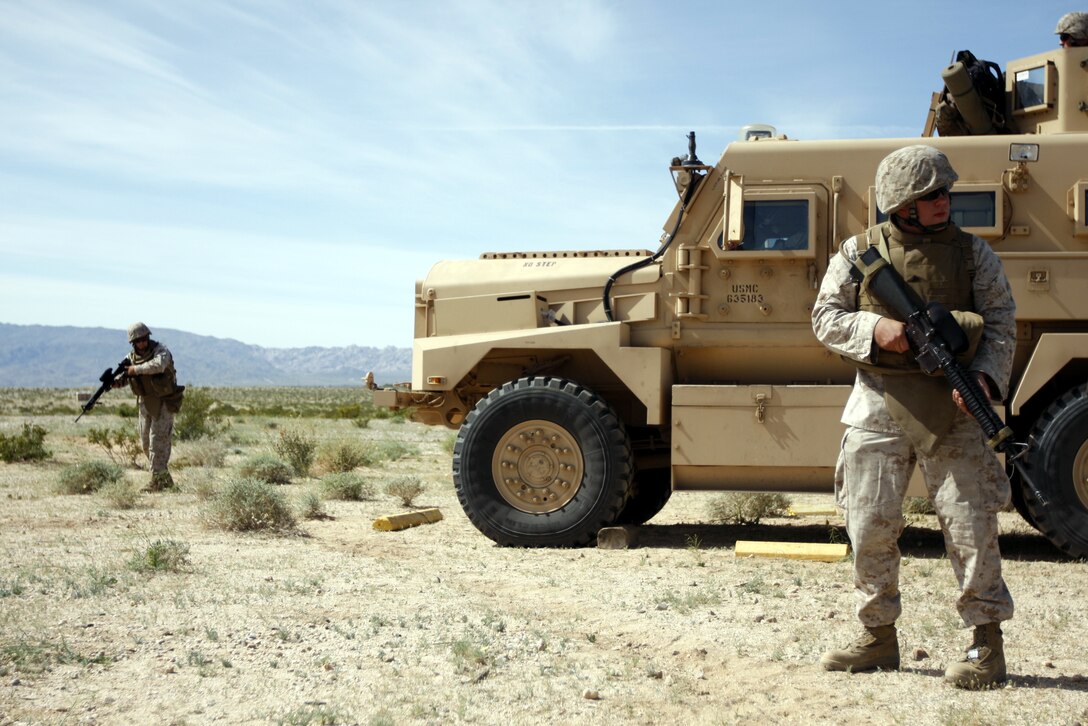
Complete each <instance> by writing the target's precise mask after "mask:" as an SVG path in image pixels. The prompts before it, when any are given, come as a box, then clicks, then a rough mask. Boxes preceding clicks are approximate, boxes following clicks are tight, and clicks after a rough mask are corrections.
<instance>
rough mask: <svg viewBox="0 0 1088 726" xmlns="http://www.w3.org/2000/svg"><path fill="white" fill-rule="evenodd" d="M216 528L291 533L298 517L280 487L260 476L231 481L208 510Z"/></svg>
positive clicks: (209, 521) (210, 519)
mask: <svg viewBox="0 0 1088 726" xmlns="http://www.w3.org/2000/svg"><path fill="white" fill-rule="evenodd" d="M205 518H206V521H207V522H208V523H209V524H210V525H211V526H214V527H218V528H219V529H225V530H228V531H235V532H246V531H255V530H272V531H276V532H287V531H290V530H294V529H295V526H296V520H295V516H294V515H293V514H292V513H291V508H290V507H289V506H288V505H287V500H286V499H285V498H284V496H283V494H281V493H280V491H279V490H278V489H276V488H275V487H274V486H272V485H271V484H269V483H268V482H264V481H260V480H259V479H233V480H231V481H229V482H227V485H226V486H225V487H224V488H223V491H221V492H220V493H219V494H218V495H217V496H216V497H215V498H214V499H211V500H210V501H209V506H208V509H207V510H206V512H205Z"/></svg>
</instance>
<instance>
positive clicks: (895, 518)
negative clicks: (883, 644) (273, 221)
mask: <svg viewBox="0 0 1088 726" xmlns="http://www.w3.org/2000/svg"><path fill="white" fill-rule="evenodd" d="M861 238H862V236H861V235H859V236H857V237H853V238H851V239H849V240H847V241H846V242H844V243H843V245H842V249H841V253H840V254H838V255H835V256H834V257H833V259H832V260H831V261H830V264H829V266H828V271H827V274H826V276H825V277H824V280H823V283H822V285H821V287H820V292H819V295H818V296H817V299H816V305H815V308H814V309H813V313H812V320H813V329H814V330H815V332H816V336H817V337H818V338H819V339H820V341H821V342H822V343H823V344H824V345H826V346H828V347H829V348H831V349H832V350H834V351H835V352H837V353H839V354H841V355H843V356H845V357H846V358H848V359H852V360H855V361H859V362H861V363H873V362H874V357H873V353H874V349H875V344H874V342H873V333H874V330H875V328H876V323H877V321H878V320H879V319H880V316H879V315H878V314H876V313H872V312H867V311H862V310H859V309H858V285H857V284H856V283H855V282H854V281H853V279H852V278H851V276H850V268H851V265H852V263H853V261H854V260H855V259H857V255H858V245H859V241H860V240H861ZM971 243H972V255H973V259H974V267H975V276H974V282H973V295H974V304H975V310H976V312H978V313H979V314H980V315H981V316H982V317H983V319H984V321H985V326H984V329H983V333H982V340H981V343H980V344H979V348H978V352H977V354H976V356H975V358H974V360H973V361H972V363H971V365H970V369H971V370H973V371H981V372H984V373H986V374H987V375H988V376H989V377H990V379H992V380H993V381H994V382H995V383H996V384H997V387H998V391H996V392H995V393H998V394H999V395H1000V396H1001V397H1004V394H1005V392H1006V389H1007V386H1008V382H1009V376H1010V373H1011V370H1012V354H1013V347H1014V343H1015V331H1016V327H1015V311H1016V309H1015V304H1014V302H1013V299H1012V293H1011V290H1010V288H1009V284H1008V280H1007V279H1006V278H1005V274H1004V270H1003V268H1002V266H1001V261H1000V260H999V259H998V258H997V256H996V255H995V254H994V253H993V251H992V250H991V249H990V247H989V245H988V244H987V243H986V242H985V241H984V240H982V239H979V238H978V237H973V238H972V240H971ZM949 396H951V388H950V389H949ZM842 422H843V423H844V424H846V425H847V431H846V435H845V436H844V438H843V445H842V451H841V453H840V457H839V464H838V467H837V469H836V477H835V479H836V481H835V489H836V497H837V499H838V502H839V504H840V505H841V506H843V507H844V508H845V509H846V526H847V532H848V533H849V535H850V540H851V543H852V544H853V548H854V584H855V587H856V591H857V604H858V607H857V612H858V618H859V619H860V620H861V622H862V624H863V625H865V626H867V627H875V626H880V625H887V624H891V623H894V622H895V620H896V619H897V618H898V616H899V614H900V611H901V606H900V600H899V586H898V581H899V577H898V575H899V557H900V554H899V547H898V544H897V542H896V541H897V539H898V538H899V535H900V534H901V532H902V530H903V527H904V524H905V523H904V519H903V514H902V504H903V498H904V495H905V493H906V487H907V482H908V481H909V479H910V476H911V473H912V471H913V469H914V465H915V464H916V463H917V464H918V465H919V466H920V467H921V470H922V473H923V475H924V478H925V482H926V488H927V490H928V492H929V495H930V497H931V498H932V500H933V503H934V505H935V508H936V510H937V517H938V521H939V522H940V525H941V530H942V531H943V533H944V538H945V547H946V549H947V551H948V556H949V559H950V560H951V562H952V568H953V570H954V571H955V574H956V578H957V580H958V582H959V584H960V588H961V596H960V599H959V601H958V603H957V608H958V610H959V613H960V616H961V617H962V618H963V621H964V623H965V624H967V625H980V624H983V623H991V622H998V621H1003V620H1007V619H1009V618H1011V617H1012V613H1013V603H1012V597H1011V596H1010V594H1009V591H1008V588H1007V587H1006V586H1005V582H1004V580H1003V579H1002V577H1001V556H1000V553H999V551H998V543H997V534H998V529H997V512H998V511H999V510H1001V509H1002V508H1004V507H1005V506H1006V505H1007V504H1008V501H1009V496H1010V490H1009V481H1008V479H1007V477H1006V476H1005V473H1004V471H1003V470H1002V468H1001V465H1000V464H999V463H998V461H997V459H996V457H995V456H994V454H993V453H992V452H991V451H990V450H989V449H988V447H987V446H986V443H985V441H984V439H983V434H982V430H981V428H980V427H979V426H978V424H977V423H976V422H975V421H974V420H973V419H972V418H971V417H970V416H968V415H967V414H964V413H962V412H960V411H958V409H957V411H956V414H955V420H954V422H953V424H952V428H951V430H950V431H949V433H947V434H945V436H944V437H943V438H942V439H941V440H940V443H939V444H938V445H937V446H936V448H935V449H933V450H932V451H931V452H930V453H929V454H928V455H927V454H924V453H922V452H920V451H918V450H917V447H915V446H914V445H913V444H912V442H911V440H910V438H909V437H908V436H907V435H906V434H905V433H904V431H903V430H902V428H901V427H900V426H899V425H898V424H897V423H896V421H895V420H894V419H893V418H892V416H891V415H890V413H889V411H888V407H887V404H886V403H885V399H884V376H883V375H882V374H880V373H878V372H876V371H874V370H873V369H862V368H859V369H858V373H857V379H856V381H855V384H854V388H853V391H852V392H851V394H850V398H849V400H848V401H847V404H846V408H845V410H844V411H843V416H842Z"/></svg>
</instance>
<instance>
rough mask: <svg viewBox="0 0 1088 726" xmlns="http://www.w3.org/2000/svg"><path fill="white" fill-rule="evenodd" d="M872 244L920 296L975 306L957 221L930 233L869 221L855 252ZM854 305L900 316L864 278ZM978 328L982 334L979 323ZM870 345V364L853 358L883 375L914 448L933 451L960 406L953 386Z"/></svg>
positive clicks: (888, 400) (971, 263)
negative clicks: (871, 360)
mask: <svg viewBox="0 0 1088 726" xmlns="http://www.w3.org/2000/svg"><path fill="white" fill-rule="evenodd" d="M870 246H874V247H877V248H878V249H879V250H880V254H881V256H883V257H884V258H885V259H886V260H888V261H889V262H890V263H891V265H892V266H893V267H894V268H895V269H896V271H897V272H898V273H899V274H900V276H901V277H902V278H903V280H904V281H905V282H906V284H907V285H908V286H909V287H911V288H912V289H913V290H914V291H915V292H916V293H918V296H919V297H920V298H921V299H922V300H924V301H926V302H940V303H943V304H944V305H945V306H946V307H947V308H948V309H949V310H953V311H958V312H967V313H974V312H975V302H974V277H975V257H974V249H973V245H972V238H971V235H969V234H967V233H965V232H962V231H961V230H960V229H959V228H958V227H956V226H955V225H949V226H948V228H947V229H945V230H943V231H941V232H938V233H936V234H933V235H916V234H910V233H907V232H903V231H902V230H900V229H899V228H898V227H896V226H895V225H893V224H892V223H891V222H890V221H889V222H885V223H883V224H881V225H878V226H876V227H870V228H869V229H867V230H866V231H865V233H864V234H863V235H861V236H860V237H859V240H858V255H859V256H860V255H861V254H862V253H863V252H865V250H866V249H868V248H869V247H870ZM858 310H864V311H866V312H873V313H877V314H878V315H882V316H884V317H887V318H890V319H893V320H899V318H898V316H896V315H895V314H894V313H892V311H890V310H888V309H887V308H885V307H884V306H883V305H882V304H881V303H880V302H879V301H878V300H877V299H876V297H875V296H874V295H872V294H871V293H870V292H869V288H868V285H867V284H866V282H862V284H861V286H860V288H859V290H858ZM979 320H980V322H981V319H979ZM900 322H904V321H902V320H900ZM977 332H978V333H979V335H981V327H979V328H978V330H977ZM978 337H979V336H975V339H976V342H977V339H978ZM874 349H875V352H874V355H873V358H874V360H873V363H872V364H865V363H860V364H859V363H856V362H855V364H856V365H858V366H859V367H861V368H865V369H866V370H871V371H873V372H875V373H880V374H882V375H883V382H884V402H885V404H886V405H887V407H888V413H889V414H891V416H892V418H893V419H894V420H895V422H896V423H897V424H899V426H900V428H902V429H903V432H904V433H905V434H906V435H907V437H908V438H910V440H911V443H913V444H914V446H915V447H916V448H918V449H919V450H920V451H921V452H922V453H923V454H927V455H928V454H931V453H932V452H933V450H934V449H935V448H936V447H937V445H938V444H939V443H940V440H941V438H942V437H943V436H944V435H945V434H946V433H948V430H949V429H950V428H951V427H952V424H953V423H954V421H955V418H956V415H957V413H958V412H959V410H958V409H957V408H956V405H955V403H954V402H953V401H952V389H951V387H950V386H949V385H948V382H947V381H946V380H945V379H944V377H943V376H927V375H926V374H925V373H923V372H922V370H921V368H919V366H918V363H917V361H915V359H914V356H913V355H911V354H909V353H893V352H891V351H887V350H883V349H876V347H875V346H874Z"/></svg>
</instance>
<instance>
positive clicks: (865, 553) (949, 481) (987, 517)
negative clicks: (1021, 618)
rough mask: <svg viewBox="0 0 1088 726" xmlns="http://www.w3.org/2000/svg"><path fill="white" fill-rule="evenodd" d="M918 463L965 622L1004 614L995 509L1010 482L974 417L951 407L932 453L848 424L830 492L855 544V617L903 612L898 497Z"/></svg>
mask: <svg viewBox="0 0 1088 726" xmlns="http://www.w3.org/2000/svg"><path fill="white" fill-rule="evenodd" d="M915 465H917V466H918V467H919V468H920V470H921V472H922V474H923V476H924V479H925V485H926V489H927V491H928V493H929V497H930V499H931V500H932V501H933V505H934V508H935V509H936V512H937V520H938V522H939V523H940V526H941V531H942V532H943V533H944V543H945V550H946V551H947V553H948V559H949V560H950V561H951V563H952V569H953V571H954V572H955V575H956V580H957V581H958V582H959V586H960V597H959V600H958V601H957V603H956V608H957V610H958V611H959V614H960V617H961V618H962V619H963V622H964V624H965V625H967V626H974V625H983V624H985V623H992V622H999V621H1003V620H1008V619H1009V618H1011V617H1012V613H1013V602H1012V596H1011V595H1010V594H1009V590H1008V588H1007V587H1006V586H1005V581H1004V580H1003V579H1002V577H1001V552H1000V550H999V549H998V542H997V535H998V527H997V512H998V511H1000V510H1002V509H1004V508H1005V507H1006V506H1007V505H1008V502H1009V496H1010V487H1009V480H1008V477H1007V476H1006V475H1005V472H1004V470H1003V469H1002V467H1001V464H1000V462H999V461H998V460H997V457H996V456H994V454H993V452H991V451H990V450H989V448H988V447H987V446H986V443H985V441H984V440H983V438H982V431H981V429H980V428H979V426H978V424H977V423H975V421H974V420H973V419H972V418H970V417H968V416H957V420H956V423H955V425H954V426H953V427H952V430H951V431H950V432H949V433H948V435H947V436H946V437H945V439H944V440H943V441H942V443H941V444H940V446H938V447H937V448H936V450H935V451H934V452H933V454H932V455H930V456H923V455H921V454H919V453H918V452H916V451H915V449H914V447H913V446H912V445H911V443H910V441H909V440H908V439H907V437H906V436H905V435H903V434H889V433H881V432H876V431H866V430H864V429H858V428H853V427H848V428H847V431H846V435H845V436H844V437H843V444H842V451H841V452H840V455H839V462H838V466H837V468H836V476H835V493H836V498H837V501H838V504H839V506H841V507H843V508H844V509H845V510H846V530H847V533H848V534H849V536H850V542H851V545H852V546H853V549H854V587H855V592H856V597H857V614H858V618H859V619H860V620H861V623H862V625H865V626H867V627H876V626H880V625H889V624H891V623H894V622H895V621H896V619H897V618H898V617H899V615H900V613H901V612H902V605H901V603H900V596H899V558H900V553H899V545H898V543H897V540H898V539H899V535H900V534H901V533H902V532H903V527H904V526H905V520H904V517H903V499H904V497H905V495H906V491H907V484H908V482H909V481H910V478H911V475H912V474H913V472H914V468H915Z"/></svg>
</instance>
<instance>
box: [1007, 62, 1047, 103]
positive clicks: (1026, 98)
mask: <svg viewBox="0 0 1088 726" xmlns="http://www.w3.org/2000/svg"><path fill="white" fill-rule="evenodd" d="M1046 88H1047V82H1046V66H1038V67H1036V68H1028V69H1027V70H1023V71H1017V72H1016V74H1015V76H1013V90H1014V99H1015V101H1014V103H1015V105H1014V107H1013V108H1014V110H1021V109H1027V108H1032V107H1034V106H1044V105H1046V103H1047V97H1046Z"/></svg>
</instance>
